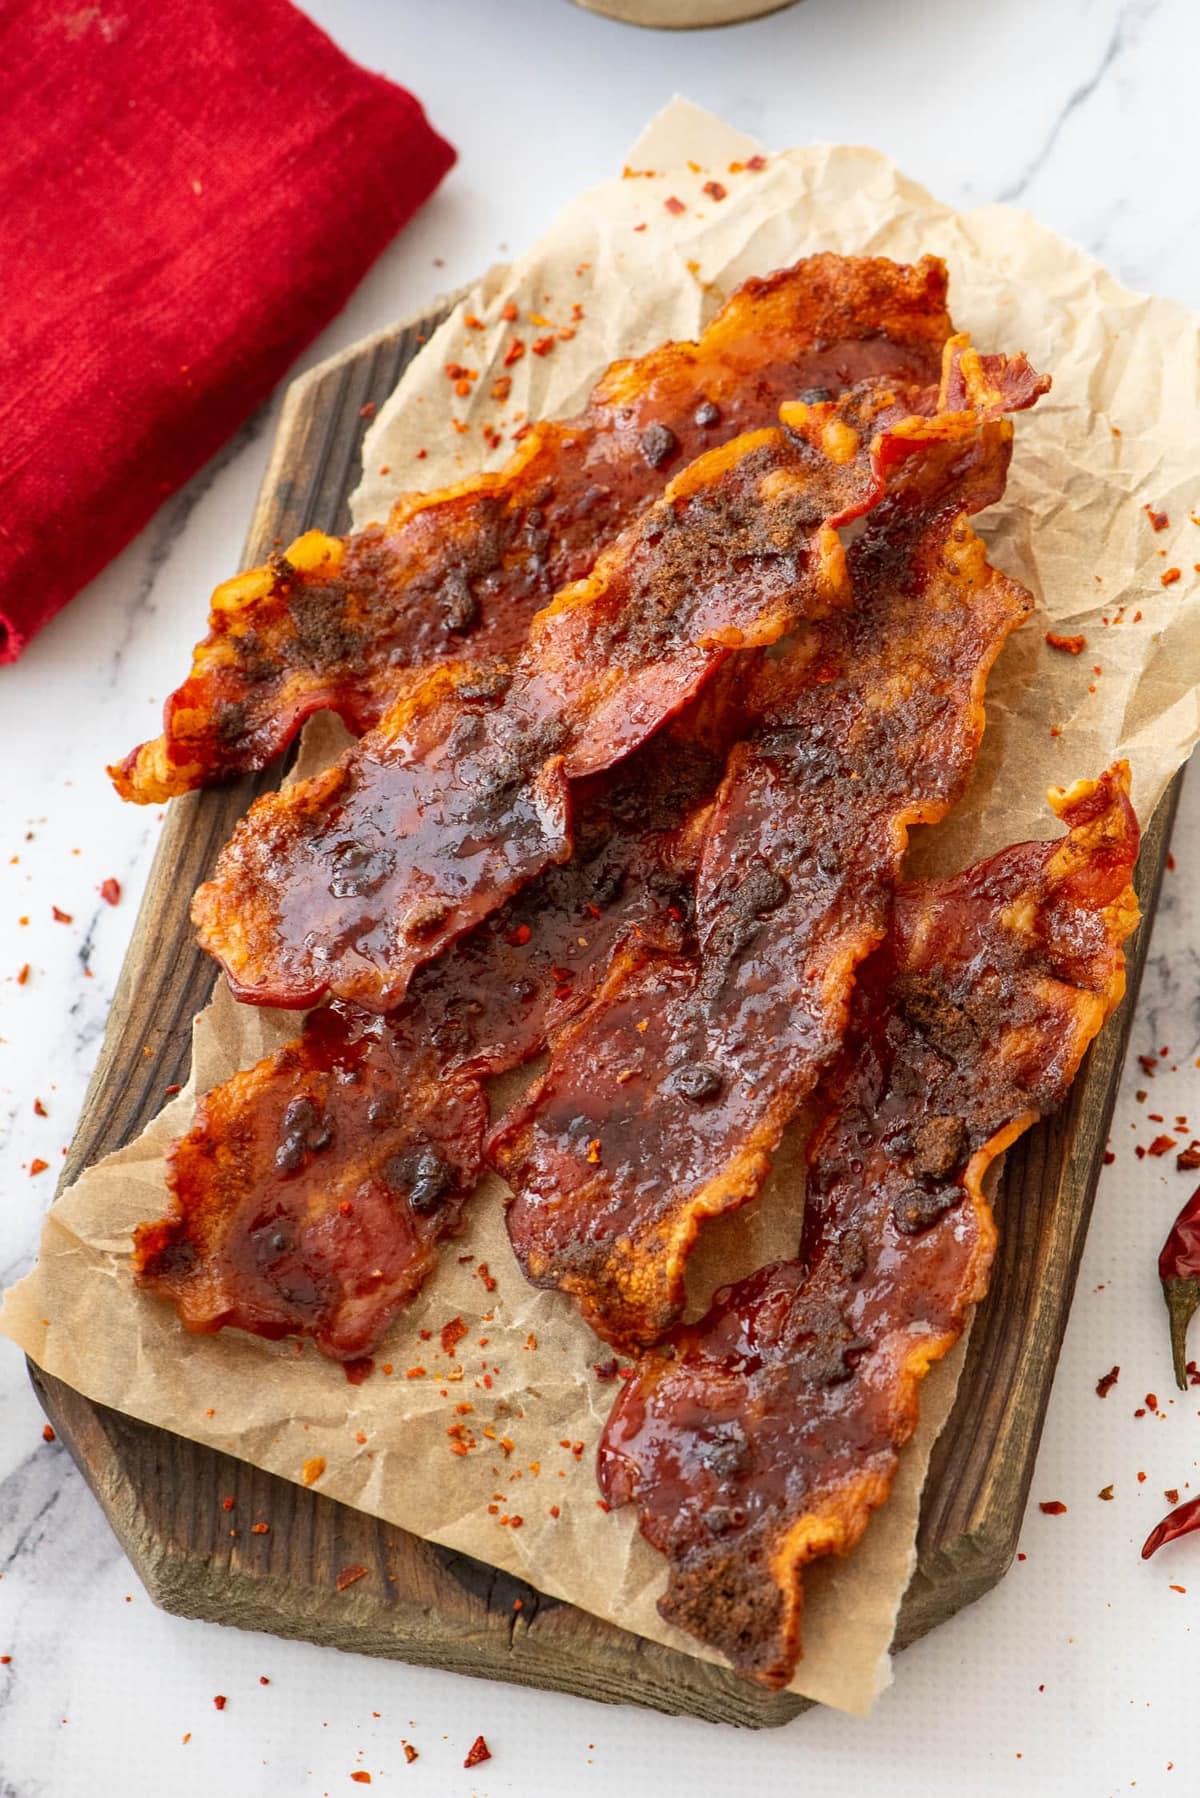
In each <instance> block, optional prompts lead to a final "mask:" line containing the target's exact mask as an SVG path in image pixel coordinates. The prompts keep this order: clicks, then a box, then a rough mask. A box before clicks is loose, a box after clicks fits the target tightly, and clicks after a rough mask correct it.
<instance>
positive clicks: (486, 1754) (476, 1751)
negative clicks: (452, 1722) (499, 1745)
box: [463, 1736, 492, 1767]
mask: <svg viewBox="0 0 1200 1798" xmlns="http://www.w3.org/2000/svg"><path fill="white" fill-rule="evenodd" d="M491 1758H492V1751H491V1749H490V1748H489V1747H488V1745H487V1743H486V1742H485V1741H484V1739H483V1737H482V1736H476V1737H475V1740H474V1741H473V1742H472V1743H471V1746H470V1747H469V1748H468V1749H467V1758H466V1760H465V1761H464V1762H463V1766H464V1767H478V1766H479V1765H480V1764H481V1762H483V1761H490V1760H491Z"/></svg>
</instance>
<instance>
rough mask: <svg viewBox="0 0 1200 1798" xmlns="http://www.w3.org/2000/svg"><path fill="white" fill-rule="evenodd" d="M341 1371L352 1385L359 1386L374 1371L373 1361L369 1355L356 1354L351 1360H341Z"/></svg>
mask: <svg viewBox="0 0 1200 1798" xmlns="http://www.w3.org/2000/svg"><path fill="white" fill-rule="evenodd" d="M342 1372H343V1373H344V1374H345V1376H346V1378H347V1379H348V1380H349V1382H350V1384H351V1385H352V1386H361V1385H362V1383H363V1381H364V1380H365V1379H368V1378H369V1377H370V1376H371V1374H373V1373H374V1372H375V1363H374V1361H372V1359H371V1357H370V1355H358V1356H356V1357H355V1359H354V1360H353V1361H343V1362H342Z"/></svg>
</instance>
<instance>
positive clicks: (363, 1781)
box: [350, 1767, 371, 1786]
mask: <svg viewBox="0 0 1200 1798" xmlns="http://www.w3.org/2000/svg"><path fill="white" fill-rule="evenodd" d="M350 1777H351V1779H355V1780H357V1781H358V1783H359V1785H360V1786H369V1785H370V1783H371V1775H370V1774H369V1773H367V1772H364V1770H363V1768H362V1767H360V1768H359V1769H358V1772H357V1773H352V1774H351V1775H350Z"/></svg>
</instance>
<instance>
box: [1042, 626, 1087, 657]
mask: <svg viewBox="0 0 1200 1798" xmlns="http://www.w3.org/2000/svg"><path fill="white" fill-rule="evenodd" d="M1046 641H1047V643H1048V644H1049V645H1050V647H1051V649H1061V650H1064V651H1065V652H1066V654H1067V655H1069V656H1077V655H1079V654H1081V653H1082V651H1083V650H1085V649H1086V648H1087V638H1086V637H1063V636H1060V635H1059V633H1058V632H1057V631H1047V632H1046Z"/></svg>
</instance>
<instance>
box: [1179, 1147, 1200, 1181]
mask: <svg viewBox="0 0 1200 1798" xmlns="http://www.w3.org/2000/svg"><path fill="white" fill-rule="evenodd" d="M1175 1166H1176V1167H1177V1168H1178V1169H1179V1171H1180V1173H1181V1174H1188V1173H1192V1172H1194V1170H1195V1169H1196V1168H1198V1167H1200V1142H1194V1141H1193V1142H1190V1143H1189V1144H1188V1146H1187V1148H1186V1149H1180V1151H1179V1153H1178V1155H1176V1157H1175Z"/></svg>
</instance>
